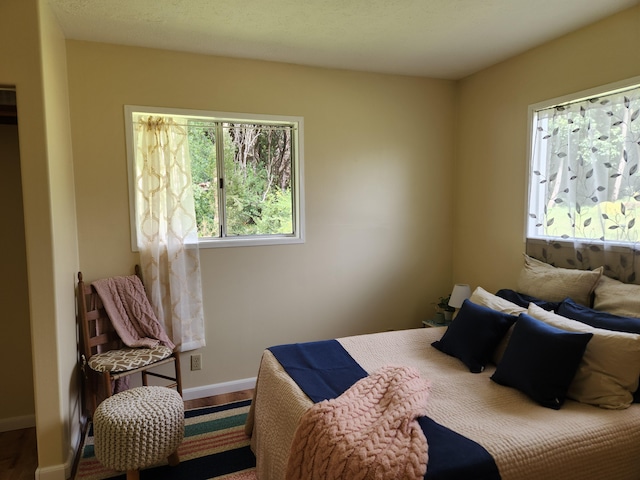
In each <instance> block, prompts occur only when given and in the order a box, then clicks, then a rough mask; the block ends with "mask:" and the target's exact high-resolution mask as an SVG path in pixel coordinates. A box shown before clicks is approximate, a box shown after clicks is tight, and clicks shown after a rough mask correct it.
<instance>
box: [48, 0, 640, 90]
mask: <svg viewBox="0 0 640 480" xmlns="http://www.w3.org/2000/svg"><path fill="white" fill-rule="evenodd" d="M639 1H640V0H49V4H50V5H51V7H52V9H53V11H54V13H55V15H56V16H57V18H58V20H59V22H60V25H61V26H62V30H63V31H64V33H65V36H66V37H67V38H70V39H77V40H90V41H97V42H106V43H115V44H123V45H137V46H142V47H154V48H162V49H169V50H178V51H189V52H196V53H204V54H212V55H223V56H229V57H241V58H252V59H262V60H270V61H279V62H287V63H295V64H301V65H313V66H321V67H331V68H345V69H350V70H364V71H374V72H383V73H397V74H407V75H419V76H428V77H434V78H450V79H458V78H462V77H464V76H466V75H469V74H471V73H473V72H476V71H478V70H481V69H482V68H485V67H487V66H490V65H493V64H495V63H497V62H500V61H501V60H504V59H506V58H509V57H511V56H513V55H516V54H519V53H521V52H523V51H525V50H528V49H530V48H532V47H534V46H536V45H540V44H541V43H544V42H546V41H548V40H551V39H553V38H557V37H559V36H561V35H564V34H566V33H568V32H571V31H573V30H576V29H578V28H580V27H582V26H585V25H588V24H590V23H593V22H595V21H597V20H599V19H601V18H604V17H607V16H609V15H611V14H613V13H616V12H619V11H621V10H624V9H626V8H629V7H632V6H634V5H637V4H638V2H639Z"/></svg>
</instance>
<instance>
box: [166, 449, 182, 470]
mask: <svg viewBox="0 0 640 480" xmlns="http://www.w3.org/2000/svg"><path fill="white" fill-rule="evenodd" d="M167 460H168V461H169V465H171V466H172V467H175V466H177V465H178V464H179V463H180V456H179V455H178V450H176V451H175V452H173V453H172V454H171V455H169V457H167Z"/></svg>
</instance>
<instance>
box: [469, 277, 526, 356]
mask: <svg viewBox="0 0 640 480" xmlns="http://www.w3.org/2000/svg"><path fill="white" fill-rule="evenodd" d="M469 300H470V301H472V302H473V303H475V304H476V305H482V306H484V307H487V308H490V309H492V310H497V311H499V312H503V313H508V314H509V315H515V316H518V315H520V314H521V313H522V312H526V311H527V309H526V308H523V307H521V306H520V305H516V304H515V303H512V302H510V301H509V300H505V299H504V298H502V297H498V296H497V295H493V294H492V293H489V292H487V291H486V290H485V289H484V288H482V287H477V288H476V289H475V290H474V291H473V293H472V294H471V297H470V298H469ZM511 332H513V327H511V328H510V329H509V330H508V331H507V334H506V335H505V336H504V338H503V339H502V341H500V343H499V344H498V347H497V348H496V350H495V351H494V352H493V355H492V357H491V361H492V362H493V363H495V364H496V365H497V364H498V363H500V360H502V356H503V355H504V351H505V350H506V349H507V344H508V343H509V339H510V338H511Z"/></svg>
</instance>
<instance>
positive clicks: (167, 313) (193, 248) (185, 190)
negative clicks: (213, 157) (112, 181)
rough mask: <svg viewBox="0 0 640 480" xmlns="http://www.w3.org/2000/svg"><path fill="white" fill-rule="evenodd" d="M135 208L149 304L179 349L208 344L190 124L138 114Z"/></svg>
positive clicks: (136, 123) (136, 121) (135, 142)
mask: <svg viewBox="0 0 640 480" xmlns="http://www.w3.org/2000/svg"><path fill="white" fill-rule="evenodd" d="M134 145H135V161H134V162H135V165H134V175H135V212H136V229H137V232H136V233H137V239H138V248H139V250H140V264H141V267H142V272H143V276H144V281H145V285H146V288H147V292H148V294H149V297H150V301H151V304H152V305H153V306H154V308H155V309H156V314H157V315H158V319H159V320H160V322H162V324H163V325H164V326H165V328H166V330H167V333H168V334H169V337H170V338H171V339H172V340H173V342H174V343H175V344H176V347H177V348H178V350H179V351H186V350H193V349H195V348H199V347H202V346H204V345H205V337H204V315H203V310H202V285H201V277H200V255H199V251H198V231H197V225H196V215H195V207H194V200H193V191H192V182H191V162H190V158H189V144H188V137H187V131H186V128H184V127H183V126H179V125H177V124H176V122H175V121H174V120H173V119H171V118H168V117H152V116H145V117H142V116H141V117H138V118H134Z"/></svg>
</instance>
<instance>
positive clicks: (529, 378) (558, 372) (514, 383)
mask: <svg viewBox="0 0 640 480" xmlns="http://www.w3.org/2000/svg"><path fill="white" fill-rule="evenodd" d="M591 337H593V334H592V333H578V332H567V331H566V330H562V329H560V328H556V327H553V326H551V325H548V324H546V323H544V322H541V321H539V320H536V319H535V318H533V317H531V316H529V315H527V314H526V313H521V314H520V316H519V317H518V321H517V322H516V324H515V326H514V327H513V332H512V333H511V339H510V340H509V344H508V345H507V349H506V350H505V352H504V356H503V357H502V361H501V362H500V363H499V364H498V366H497V368H496V371H495V372H494V374H493V375H492V376H491V379H492V380H493V381H494V382H496V383H499V384H500V385H505V386H507V387H513V388H516V389H518V390H520V391H521V392H522V393H524V394H525V395H527V396H529V397H530V398H531V399H533V400H535V401H536V402H538V403H539V404H540V405H542V406H543V407H548V408H553V409H555V410H558V409H560V407H561V406H562V405H563V403H564V401H565V398H566V394H567V390H568V388H569V384H570V383H571V381H572V380H573V377H574V375H575V374H576V370H577V369H578V365H579V364H580V361H581V360H582V356H583V355H584V350H585V348H586V347H587V343H589V340H591Z"/></svg>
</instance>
